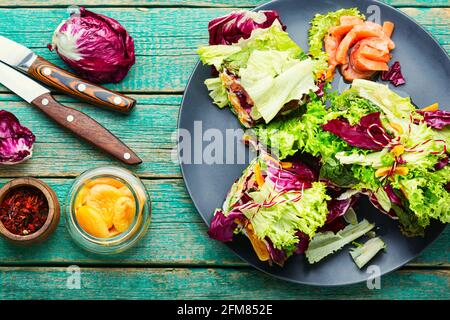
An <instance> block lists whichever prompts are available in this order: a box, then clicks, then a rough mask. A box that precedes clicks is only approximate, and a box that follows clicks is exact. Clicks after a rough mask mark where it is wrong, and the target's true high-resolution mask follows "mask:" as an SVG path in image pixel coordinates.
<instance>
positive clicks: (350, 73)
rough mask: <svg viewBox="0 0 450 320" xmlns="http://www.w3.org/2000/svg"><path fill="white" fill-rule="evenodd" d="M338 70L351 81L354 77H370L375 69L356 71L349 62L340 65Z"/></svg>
mask: <svg viewBox="0 0 450 320" xmlns="http://www.w3.org/2000/svg"><path fill="white" fill-rule="evenodd" d="M339 69H340V71H341V74H342V76H343V77H344V79H345V80H346V81H350V82H351V81H353V80H355V79H370V78H372V77H373V75H374V74H375V72H376V71H358V70H355V69H354V68H353V67H352V66H351V65H350V64H349V63H347V64H342V65H340V68H339Z"/></svg>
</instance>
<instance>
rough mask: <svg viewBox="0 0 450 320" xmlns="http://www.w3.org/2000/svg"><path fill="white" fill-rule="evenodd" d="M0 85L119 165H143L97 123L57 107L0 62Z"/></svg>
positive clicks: (46, 93)
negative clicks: (118, 162)
mask: <svg viewBox="0 0 450 320" xmlns="http://www.w3.org/2000/svg"><path fill="white" fill-rule="evenodd" d="M0 83H1V84H3V85H4V86H5V87H7V88H8V89H9V90H11V91H12V92H14V93H15V94H17V95H18V96H19V97H21V98H22V99H24V100H25V101H26V102H28V103H30V104H32V105H33V106H35V107H37V108H38V109H40V110H41V111H42V112H44V113H45V114H46V115H47V116H48V117H50V118H51V119H53V120H54V121H55V122H57V123H58V124H59V125H61V126H63V127H64V128H67V129H68V130H70V131H72V132H73V133H74V134H76V135H77V136H79V137H80V138H82V139H83V140H86V141H87V142H89V143H91V144H93V145H94V146H96V147H97V148H99V149H101V150H103V151H105V152H107V153H109V154H111V155H112V156H114V157H116V158H117V159H119V160H120V161H122V162H124V163H126V164H139V163H141V162H142V160H141V159H140V158H139V157H138V156H137V155H136V154H135V153H134V152H133V151H132V150H131V149H130V148H128V147H127V146H126V145H125V144H124V143H123V142H122V141H120V140H119V139H118V138H117V137H115V136H114V135H113V134H112V133H111V132H109V131H108V130H107V129H106V128H104V127H103V126H102V125H101V124H99V123H98V122H97V121H95V120H94V119H92V118H91V117H89V116H88V115H86V114H84V113H83V112H81V111H78V110H76V109H72V108H69V107H66V106H64V105H62V104H60V103H59V102H57V101H56V100H55V99H54V98H53V96H52V95H51V94H50V91H49V90H48V89H47V88H45V87H43V86H41V85H40V84H38V83H37V82H35V81H34V80H32V79H30V78H28V77H27V76H26V75H24V74H23V73H21V72H19V71H17V70H15V69H13V68H11V67H10V66H8V65H6V64H4V63H2V62H0Z"/></svg>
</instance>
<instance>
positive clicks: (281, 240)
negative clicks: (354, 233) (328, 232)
mask: <svg viewBox="0 0 450 320" xmlns="http://www.w3.org/2000/svg"><path fill="white" fill-rule="evenodd" d="M273 188H274V186H273V183H271V182H270V181H269V180H268V179H266V182H265V183H264V185H263V187H262V188H261V189H260V190H258V191H254V192H251V193H250V194H249V195H250V197H252V199H253V200H254V201H255V202H256V203H262V202H263V201H264V200H267V199H268V198H269V196H270V194H273V193H274V189H273ZM297 197H298V194H297V193H292V192H291V193H290V192H288V193H285V194H283V195H282V196H281V197H279V198H277V202H278V201H281V200H287V201H286V202H284V203H279V204H277V205H274V206H271V207H260V208H259V209H244V210H242V212H243V213H244V214H245V215H246V217H247V218H248V219H249V220H250V221H251V223H252V226H253V229H254V231H255V234H256V235H257V236H258V238H260V239H264V238H265V237H268V238H269V239H270V240H271V241H272V242H273V245H274V247H275V248H279V249H281V248H286V247H290V246H294V245H295V244H296V243H297V242H298V238H297V236H296V235H295V234H296V231H297V230H301V231H302V232H304V233H305V234H307V235H309V236H310V237H313V236H314V235H315V233H316V231H317V229H318V228H320V227H321V226H323V225H324V223H325V221H326V219H327V215H328V207H327V203H326V201H327V200H329V199H330V197H329V196H328V195H327V194H326V186H325V184H323V183H321V182H314V183H313V185H312V187H311V188H309V189H305V190H304V191H303V196H302V198H301V199H300V200H297V201H292V200H294V199H296V198H297ZM289 200H290V201H289Z"/></svg>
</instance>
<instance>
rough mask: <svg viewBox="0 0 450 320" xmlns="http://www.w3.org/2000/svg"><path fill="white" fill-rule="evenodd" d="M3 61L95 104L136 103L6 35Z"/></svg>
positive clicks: (119, 106) (120, 107)
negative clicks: (41, 55)
mask: <svg viewBox="0 0 450 320" xmlns="http://www.w3.org/2000/svg"><path fill="white" fill-rule="evenodd" d="M0 61H3V62H4V63H6V64H8V65H10V66H11V67H13V68H15V69H18V70H21V71H23V72H25V73H27V74H28V75H29V76H30V77H32V78H33V79H36V80H38V81H41V82H43V83H45V84H46V85H48V86H51V87H53V88H56V89H58V90H60V91H63V92H64V93H66V94H69V95H71V96H74V97H75V98H77V99H80V100H83V101H86V102H88V103H91V104H93V105H98V106H101V107H105V108H107V109H111V110H115V111H120V112H124V113H128V112H130V111H131V109H133V107H134V106H135V104H136V100H134V99H133V98H130V97H127V96H124V95H122V94H119V93H117V92H114V91H111V90H108V89H106V88H103V87H101V86H99V85H96V84H93V83H91V82H89V81H86V80H82V79H80V78H79V77H77V76H76V75H74V74H72V73H70V72H68V71H65V70H63V69H61V68H59V67H57V66H55V65H54V64H53V63H51V62H49V61H47V60H45V59H44V58H42V57H39V56H38V55H36V54H35V53H34V52H33V51H31V50H30V49H28V48H27V47H25V46H23V45H21V44H19V43H17V42H14V41H12V40H10V39H8V38H5V37H2V36H0Z"/></svg>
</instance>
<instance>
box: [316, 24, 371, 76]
mask: <svg viewBox="0 0 450 320" xmlns="http://www.w3.org/2000/svg"><path fill="white" fill-rule="evenodd" d="M340 22H341V25H339V26H336V27H332V28H330V30H329V32H328V34H327V35H326V36H325V39H324V45H325V52H326V53H327V55H328V69H327V74H326V79H328V80H330V79H332V78H333V76H334V72H335V69H336V66H337V65H338V62H337V61H336V50H337V48H338V47H339V44H340V42H341V41H342V39H343V38H344V36H345V35H346V34H347V33H348V32H349V31H350V30H352V29H353V27H354V26H355V25H358V24H363V23H364V21H363V20H362V19H360V18H358V17H354V16H342V17H341V19H340Z"/></svg>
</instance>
